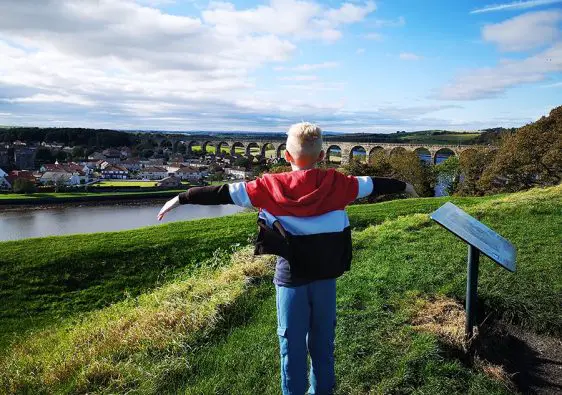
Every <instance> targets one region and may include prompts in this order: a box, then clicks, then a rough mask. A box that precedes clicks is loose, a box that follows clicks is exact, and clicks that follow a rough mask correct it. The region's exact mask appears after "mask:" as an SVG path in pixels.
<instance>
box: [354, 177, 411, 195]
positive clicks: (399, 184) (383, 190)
mask: <svg viewBox="0 0 562 395" xmlns="http://www.w3.org/2000/svg"><path fill="white" fill-rule="evenodd" d="M356 178H357V181H358V183H359V190H358V193H357V199H359V198H363V197H367V196H369V195H386V194H392V193H407V194H408V195H410V196H412V197H418V194H417V192H416V190H415V189H414V187H413V185H412V184H409V183H407V182H403V181H400V180H396V179H394V178H386V177H367V176H365V177H356Z"/></svg>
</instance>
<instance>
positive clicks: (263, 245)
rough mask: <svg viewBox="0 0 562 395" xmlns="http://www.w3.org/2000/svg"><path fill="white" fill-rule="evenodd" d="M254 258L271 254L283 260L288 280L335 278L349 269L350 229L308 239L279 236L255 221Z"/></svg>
mask: <svg viewBox="0 0 562 395" xmlns="http://www.w3.org/2000/svg"><path fill="white" fill-rule="evenodd" d="M258 228H259V232H258V236H257V238H256V241H255V249H254V255H265V254H272V255H278V256H281V257H283V258H285V259H286V260H287V261H288V263H289V267H290V271H291V277H294V278H298V279H299V280H305V281H315V280H325V279H331V278H337V277H339V276H341V275H342V274H344V273H345V272H346V271H348V270H350V268H351V259H352V246H351V228H350V227H349V226H348V227H346V228H345V229H344V230H343V231H341V232H330V233H318V234H312V235H292V234H290V233H289V232H287V231H285V232H284V233H285V235H282V234H281V233H280V231H279V230H278V229H276V228H270V227H268V226H267V224H266V223H265V221H264V220H263V219H261V218H258Z"/></svg>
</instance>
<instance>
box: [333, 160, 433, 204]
mask: <svg viewBox="0 0 562 395" xmlns="http://www.w3.org/2000/svg"><path fill="white" fill-rule="evenodd" d="M342 171H343V172H344V173H345V174H349V175H354V176H371V177H392V178H397V179H399V180H402V181H405V182H409V183H411V184H412V185H413V186H414V187H415V188H416V191H417V192H418V194H419V195H420V196H433V195H434V188H435V183H436V173H435V172H434V170H433V169H432V167H431V165H429V164H427V163H424V162H423V161H421V160H420V158H419V157H418V156H417V155H416V154H415V153H414V152H400V153H397V154H395V155H392V156H390V157H389V156H388V155H386V154H385V153H384V152H380V153H376V154H374V155H373V156H371V158H370V163H364V162H360V161H356V160H352V161H350V162H349V163H348V164H347V165H345V166H343V167H342Z"/></svg>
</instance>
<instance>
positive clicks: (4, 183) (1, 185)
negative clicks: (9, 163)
mask: <svg viewBox="0 0 562 395" xmlns="http://www.w3.org/2000/svg"><path fill="white" fill-rule="evenodd" d="M7 177H8V173H6V172H5V171H4V170H2V169H0V190H2V189H12V185H11V184H10V182H9V181H8V178H7Z"/></svg>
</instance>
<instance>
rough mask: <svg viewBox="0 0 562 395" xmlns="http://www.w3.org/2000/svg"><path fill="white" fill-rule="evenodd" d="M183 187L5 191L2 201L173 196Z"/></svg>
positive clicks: (0, 197) (0, 195)
mask: <svg viewBox="0 0 562 395" xmlns="http://www.w3.org/2000/svg"><path fill="white" fill-rule="evenodd" d="M183 191H184V190H183V189H177V190H166V191H148V192H142V191H140V192H45V193H41V192H40V193H31V194H22V193H3V194H0V201H6V203H8V204H9V203H10V201H12V200H32V201H35V200H36V201H38V202H40V201H42V200H57V199H60V200H72V199H77V200H78V199H80V198H87V197H101V196H115V197H122V198H124V199H125V198H138V197H140V196H150V195H155V196H160V195H162V196H173V195H175V194H177V193H179V192H183Z"/></svg>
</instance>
